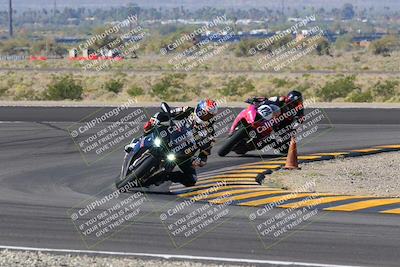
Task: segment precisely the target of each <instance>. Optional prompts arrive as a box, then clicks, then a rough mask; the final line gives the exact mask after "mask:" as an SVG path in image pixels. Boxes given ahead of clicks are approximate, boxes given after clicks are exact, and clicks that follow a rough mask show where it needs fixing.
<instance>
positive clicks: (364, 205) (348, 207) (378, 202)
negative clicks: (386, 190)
mask: <svg viewBox="0 0 400 267" xmlns="http://www.w3.org/2000/svg"><path fill="white" fill-rule="evenodd" d="M397 203H400V198H384V199H372V200H366V201H359V202H355V203H350V204H345V205H340V206H336V207H330V208H325V209H324V210H332V211H355V210H362V209H368V208H373V207H379V206H384V205H391V204H397Z"/></svg>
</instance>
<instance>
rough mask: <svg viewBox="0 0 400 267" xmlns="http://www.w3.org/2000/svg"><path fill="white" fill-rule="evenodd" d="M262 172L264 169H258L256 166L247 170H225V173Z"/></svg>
mask: <svg viewBox="0 0 400 267" xmlns="http://www.w3.org/2000/svg"><path fill="white" fill-rule="evenodd" d="M263 172H265V169H258V168H254V169H248V170H230V171H226V173H228V174H235V173H263Z"/></svg>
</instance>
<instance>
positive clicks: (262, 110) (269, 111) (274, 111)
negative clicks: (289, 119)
mask: <svg viewBox="0 0 400 267" xmlns="http://www.w3.org/2000/svg"><path fill="white" fill-rule="evenodd" d="M257 111H258V113H259V114H260V115H261V116H262V117H263V118H264V119H265V120H272V119H273V118H275V117H277V116H279V115H280V108H279V107H278V106H276V105H272V104H270V105H261V106H259V107H258V108H257Z"/></svg>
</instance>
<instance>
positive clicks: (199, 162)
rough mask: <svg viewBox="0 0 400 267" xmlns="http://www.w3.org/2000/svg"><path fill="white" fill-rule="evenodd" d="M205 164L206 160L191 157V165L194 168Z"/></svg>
mask: <svg viewBox="0 0 400 267" xmlns="http://www.w3.org/2000/svg"><path fill="white" fill-rule="evenodd" d="M206 164H207V162H205V161H203V160H202V159H201V158H199V157H196V158H195V159H193V161H192V166H193V167H194V168H198V167H203V166H205V165H206Z"/></svg>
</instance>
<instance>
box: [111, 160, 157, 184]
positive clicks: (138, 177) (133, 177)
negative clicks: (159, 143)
mask: <svg viewBox="0 0 400 267" xmlns="http://www.w3.org/2000/svg"><path fill="white" fill-rule="evenodd" d="M159 164H160V161H159V160H158V159H157V158H155V157H154V156H153V155H149V156H147V157H146V158H145V159H144V160H143V161H142V162H141V163H140V165H139V166H138V167H137V168H136V169H135V170H133V171H132V172H131V173H130V174H128V175H127V176H126V177H125V179H123V180H117V181H116V182H115V186H116V187H117V189H120V188H122V187H124V186H125V185H127V184H128V183H129V182H133V181H141V182H142V183H143V182H144V181H143V178H145V177H146V176H150V174H151V172H152V171H153V169H154V168H157V167H158V166H159ZM137 186H140V184H139V183H138V184H137Z"/></svg>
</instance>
